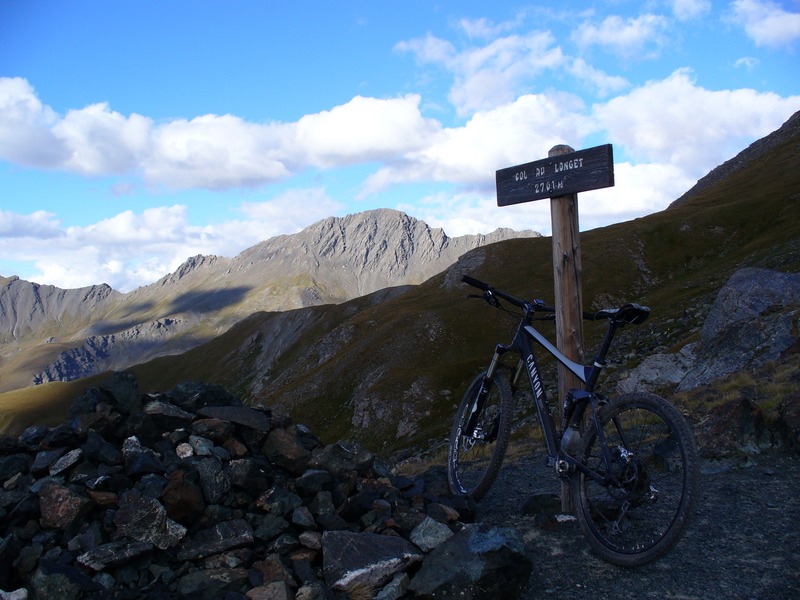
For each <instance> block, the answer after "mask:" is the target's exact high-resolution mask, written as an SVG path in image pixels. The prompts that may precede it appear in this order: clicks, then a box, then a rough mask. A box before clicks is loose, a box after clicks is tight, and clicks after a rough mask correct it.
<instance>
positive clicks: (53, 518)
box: [39, 481, 92, 529]
mask: <svg viewBox="0 0 800 600" xmlns="http://www.w3.org/2000/svg"><path fill="white" fill-rule="evenodd" d="M91 505H92V503H91V501H90V500H89V499H88V498H85V497H83V496H80V495H79V494H77V493H75V492H74V491H73V490H71V489H70V488H68V487H64V486H63V485H59V484H58V483H56V482H55V481H47V482H45V484H44V485H43V486H42V488H41V490H40V491H39V510H41V513H42V525H43V526H44V527H53V528H56V529H69V528H70V527H71V526H72V525H73V524H74V523H75V522H76V521H77V520H78V519H80V518H81V517H83V516H84V515H86V514H87V513H88V512H89V511H90V510H91Z"/></svg>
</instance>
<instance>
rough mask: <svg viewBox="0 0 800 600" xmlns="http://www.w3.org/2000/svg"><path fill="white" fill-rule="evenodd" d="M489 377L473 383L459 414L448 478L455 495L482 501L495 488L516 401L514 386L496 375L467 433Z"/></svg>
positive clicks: (449, 455) (452, 434)
mask: <svg viewBox="0 0 800 600" xmlns="http://www.w3.org/2000/svg"><path fill="white" fill-rule="evenodd" d="M485 377H486V373H485V372H484V373H481V374H480V375H478V376H477V377H476V378H475V379H474V380H473V381H472V383H470V385H469V387H468V388H467V391H466V393H465V394H464V397H463V399H462V400H461V404H460V406H459V407H458V411H457V412H456V416H455V420H454V422H453V428H452V431H451V433H450V446H449V451H448V460H447V474H448V480H449V482H450V489H451V491H452V492H453V493H454V494H457V495H461V496H471V497H472V498H473V499H475V500H480V499H481V498H483V496H484V495H485V494H486V492H487V491H488V490H489V488H490V487H491V486H492V483H494V480H495V478H496V477H497V473H498V471H499V470H500V465H501V464H502V463H503V457H504V456H505V453H506V448H507V447H508V438H509V435H510V432H511V414H512V412H513V397H512V392H511V385H510V383H509V382H508V380H507V379H506V378H505V377H502V376H500V375H499V374H496V375H495V376H494V378H493V379H491V380H488V381H487V385H488V386H489V391H488V394H487V396H486V401H485V402H484V404H483V408H482V410H481V412H480V414H478V415H477V421H476V424H475V427H473V428H472V431H469V432H466V431H465V427H466V425H467V424H468V421H469V419H470V416H471V414H472V411H473V407H475V405H476V402H477V400H478V394H479V392H480V390H481V387H482V385H483V383H484V379H485Z"/></svg>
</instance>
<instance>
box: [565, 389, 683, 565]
mask: <svg viewBox="0 0 800 600" xmlns="http://www.w3.org/2000/svg"><path fill="white" fill-rule="evenodd" d="M598 417H599V421H600V424H601V428H602V431H603V435H604V436H605V440H606V447H607V448H608V451H609V453H610V457H609V460H610V465H609V464H607V463H606V460H605V459H604V458H603V451H602V446H601V443H600V438H599V436H598V435H597V430H596V428H595V426H594V425H593V424H592V425H590V426H589V427H588V428H587V431H586V433H585V434H584V436H583V438H582V440H581V446H580V451H579V454H578V459H579V460H580V461H581V462H582V463H583V464H585V465H586V466H588V467H589V468H590V469H592V470H593V471H595V472H597V473H599V474H600V475H602V476H604V477H606V483H602V482H599V481H597V480H595V479H593V478H592V477H590V476H588V475H586V474H585V473H583V472H581V471H578V472H576V473H575V474H574V475H573V476H572V486H571V488H572V489H571V491H572V501H573V505H574V506H575V510H576V516H577V518H578V522H579V523H580V525H581V529H582V530H583V532H584V534H585V535H586V537H587V538H588V540H589V543H590V544H591V546H592V548H593V549H594V550H595V551H596V552H597V554H599V555H600V556H601V557H602V558H604V559H605V560H607V561H609V562H611V563H613V564H617V565H621V566H625V567H634V566H639V565H643V564H645V563H648V562H651V561H653V560H656V559H657V558H659V557H661V556H663V555H664V554H665V553H667V552H668V551H669V550H670V549H671V548H672V547H673V546H674V545H675V544H676V543H677V542H678V540H679V539H680V537H681V535H682V534H683V532H684V530H685V529H686V526H687V524H688V522H689V520H690V518H691V514H692V511H693V508H694V503H695V499H696V496H697V486H698V458H697V450H696V448H695V444H694V436H693V435H692V432H691V429H689V425H688V424H687V423H686V420H685V419H684V418H683V415H681V414H680V412H678V410H677V409H675V407H673V406H672V405H671V404H670V403H669V402H667V401H666V400H664V399H663V398H661V397H659V396H656V395H654V394H648V393H634V394H628V395H625V396H621V397H619V398H617V399H616V400H614V401H612V402H610V403H609V404H608V405H607V406H605V407H604V408H603V409H602V410H601V411H600V413H599V415H598Z"/></svg>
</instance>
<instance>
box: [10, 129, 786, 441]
mask: <svg viewBox="0 0 800 600" xmlns="http://www.w3.org/2000/svg"><path fill="white" fill-rule="evenodd" d="M797 155H798V151H797V140H796V139H795V140H787V141H786V142H784V143H783V144H782V145H780V146H778V147H777V148H776V149H774V150H773V151H772V152H770V153H769V154H768V155H766V156H764V157H763V158H762V159H761V160H759V161H756V162H755V163H754V164H752V165H750V166H749V167H748V168H747V169H746V170H745V171H743V172H739V173H735V174H734V175H732V176H730V177H728V178H727V179H726V180H724V181H723V182H721V183H719V184H717V185H715V186H713V187H710V188H708V189H707V190H705V191H704V192H702V193H701V194H700V195H698V196H697V197H695V198H693V199H691V200H689V201H687V202H685V203H684V204H681V205H678V206H675V207H673V208H671V209H669V210H666V211H663V212H661V213H657V214H654V215H650V216H648V217H645V218H642V219H637V220H634V221H631V222H627V223H622V224H618V225H614V226H610V227H605V228H601V229H596V230H592V231H589V232H584V233H582V234H581V246H582V266H583V284H584V304H585V306H586V307H587V308H588V307H590V306H592V307H595V308H597V307H600V306H605V305H612V304H615V303H617V302H623V301H638V302H642V303H645V304H648V305H650V306H651V308H652V309H653V317H652V318H651V320H650V321H648V323H647V324H645V325H644V326H643V327H642V328H639V329H637V330H636V331H635V333H636V337H635V340H634V336H633V333H634V332H633V330H631V331H629V332H628V335H627V337H626V338H625V339H624V341H625V342H631V343H633V345H634V349H635V350H636V351H637V354H638V355H639V356H641V357H643V356H644V355H646V354H647V352H649V351H652V349H653V348H654V347H655V346H656V345H657V344H658V343H663V341H664V339H665V338H664V335H663V330H664V329H665V328H667V327H668V328H669V329H670V336H668V338H667V339H668V341H669V342H670V343H671V344H672V345H673V347H677V346H680V345H681V344H682V343H685V342H686V341H689V340H690V339H691V336H692V327H696V325H697V323H692V322H690V320H687V319H684V318H683V315H684V313H685V311H686V309H687V308H692V307H695V306H698V305H702V304H704V303H709V302H711V301H713V298H714V296H715V294H716V291H717V290H718V289H719V287H720V286H721V285H722V284H723V283H724V282H725V280H726V279H727V278H728V277H729V276H730V275H731V274H732V273H733V272H734V271H735V270H737V269H739V268H742V267H744V266H760V267H767V268H775V269H780V270H784V271H798V270H800V218H799V217H798V216H797V215H798V208H799V207H798V204H800V171H798V169H796V168H795V167H794V162H795V161H796V159H797ZM498 210H502V209H498ZM550 253H551V249H550V239H549V238H539V239H527V240H511V241H508V242H503V243H500V244H495V245H493V246H489V247H486V248H484V249H479V250H477V251H475V253H473V255H481V256H483V257H484V258H483V261H482V263H481V266H479V267H476V268H474V269H467V271H468V272H470V273H471V274H472V275H473V276H476V277H478V278H482V279H484V280H486V281H489V282H491V283H492V284H493V285H495V286H497V287H499V288H501V289H505V290H506V291H509V292H511V293H515V294H518V295H520V296H527V297H532V296H535V297H541V298H543V299H545V300H550V299H552V269H551V256H550ZM479 262H480V261H479ZM444 280H445V275H444V274H442V275H439V276H437V277H434V278H432V279H431V280H429V281H428V282H426V283H424V284H422V285H420V286H417V287H415V288H413V289H411V290H410V291H409V292H407V293H405V294H403V295H400V296H399V297H396V298H393V299H391V300H388V301H385V302H378V303H375V302H374V298H369V297H368V298H362V299H358V300H354V301H352V302H348V303H346V304H342V305H335V306H322V307H315V308H311V309H304V315H305V316H304V318H303V321H304V322H305V325H304V327H303V328H302V331H301V332H300V334H299V338H298V341H297V342H296V343H295V344H289V345H286V346H285V347H284V348H282V350H283V352H282V354H281V356H280V357H279V358H278V360H277V362H275V363H274V364H273V365H272V368H271V369H270V370H269V371H268V372H266V371H264V370H263V369H260V368H259V366H258V365H259V362H258V361H259V358H260V357H261V356H262V354H263V352H264V350H265V348H266V347H267V346H268V345H269V337H268V335H267V332H268V331H269V330H270V329H271V328H272V329H274V328H275V327H276V321H275V320H276V319H281V318H284V317H282V316H281V315H280V314H276V313H257V314H255V315H253V316H252V317H250V318H248V319H246V320H244V321H243V322H241V323H240V324H238V325H237V326H236V327H234V328H233V329H231V330H230V331H229V332H227V333H226V334H224V335H222V336H220V337H218V338H216V339H214V340H213V341H211V342H209V343H208V344H206V345H204V346H202V347H200V348H197V349H195V350H192V351H190V352H187V353H185V354H183V355H180V356H173V357H164V358H160V359H157V360H154V361H151V362H149V363H147V364H144V365H140V366H139V367H137V368H136V372H137V376H138V377H139V381H140V384H141V386H142V388H143V389H156V390H166V389H169V388H171V387H172V386H173V385H175V384H176V383H178V382H180V381H184V380H188V379H199V380H206V381H215V382H219V383H222V384H224V385H226V386H227V387H229V388H230V389H231V390H232V391H234V392H235V393H238V394H240V395H241V396H242V397H243V398H245V399H247V400H249V401H251V402H263V403H265V404H268V405H273V406H275V407H276V408H277V409H278V410H281V411H284V410H285V411H289V412H291V413H292V414H293V415H294V416H295V417H296V418H297V419H298V420H302V421H304V422H307V423H308V424H309V425H311V426H312V427H313V428H314V430H315V431H317V432H319V433H321V434H322V435H324V437H327V438H329V439H336V438H346V437H351V436H353V435H354V425H353V411H354V405H355V403H356V399H360V401H361V404H362V409H363V410H362V416H364V415H366V417H367V418H368V419H369V422H368V423H367V422H365V421H363V420H362V421H361V423H360V424H361V425H362V426H363V427H364V429H363V430H362V431H359V432H356V436H357V437H358V439H360V440H361V441H362V442H363V443H365V444H367V445H369V446H372V447H374V448H383V449H396V448H397V447H401V446H403V445H406V444H409V443H413V442H417V441H423V440H426V439H429V438H431V437H442V436H443V435H446V432H447V429H448V427H449V420H450V416H449V415H450V414H451V413H452V405H453V404H454V402H455V401H456V398H458V397H459V395H460V393H461V392H462V391H463V388H464V386H465V384H466V382H467V381H468V380H469V379H470V377H471V375H472V373H473V372H474V371H475V369H476V368H477V367H478V366H480V365H481V364H482V363H484V362H485V361H486V360H487V359H488V356H489V355H490V353H491V350H492V347H493V346H494V344H495V343H496V342H497V341H501V340H505V339H506V338H507V337H508V333H509V327H508V325H507V324H506V322H505V321H503V319H502V315H500V314H499V313H498V312H497V311H492V310H490V309H488V308H487V307H485V306H484V305H481V304H478V303H475V302H474V301H471V300H468V299H466V298H465V296H466V294H467V293H468V292H469V290H468V289H466V288H464V287H449V286H446V285H444ZM337 327H338V328H340V330H343V328H345V327H346V328H347V329H348V331H349V334H348V336H347V338H346V339H347V342H346V343H345V344H344V345H343V346H342V347H341V348H340V349H339V351H338V352H336V353H335V354H334V355H332V356H331V357H327V358H326V357H323V356H321V351H320V350H319V348H320V347H321V346H322V345H323V343H324V340H325V339H326V336H328V335H329V334H331V332H334V331H335V330H336V328H337ZM585 333H586V340H587V344H586V346H587V351H588V352H591V350H592V349H593V340H595V339H596V337H597V335H599V331H598V329H597V327H595V326H592V327H587V329H586V332H585ZM656 334H659V335H656ZM621 343H622V342H621ZM623 351H624V350H623ZM633 360H634V362H635V360H636V359H635V358H634V359H633ZM259 379H262V380H268V383H269V385H268V386H267V388H266V389H267V390H268V393H267V392H264V391H258V386H257V385H254V383H255V382H257V380H259ZM73 384H80V382H73ZM73 384H54V385H50V386H47V387H40V388H36V389H30V388H29V389H28V390H24V392H25V393H26V395H24V396H22V395H17V396H15V397H14V399H13V402H11V401H9V400H8V399H7V398H6V395H0V412H5V411H9V410H11V411H12V412H13V409H9V408H8V407H9V406H18V407H20V410H22V409H24V408H25V407H37V408H36V411H34V412H33V413H31V414H44V413H45V412H47V411H45V410H43V409H42V408H41V407H43V406H48V405H51V406H53V407H63V406H64V405H65V398H66V397H67V396H70V397H74V395H75V391H74V390H75V387H74V385H73ZM448 391H449V392H450V394H449V395H448V393H447V392H448ZM2 403H5V407H6V409H5V411H4V409H3V404H2ZM25 420H26V419H25V418H23V416H22V415H20V416H19V417H18V418H17V420H16V423H17V425H19V424H22V423H23V422H24V421H25ZM400 420H406V421H411V422H413V426H414V428H415V432H413V433H412V434H410V435H406V436H405V437H402V438H401V439H399V440H397V441H395V437H396V436H397V433H398V432H397V427H396V424H397V422H398V421H400Z"/></svg>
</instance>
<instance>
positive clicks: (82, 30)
mask: <svg viewBox="0 0 800 600" xmlns="http://www.w3.org/2000/svg"><path fill="white" fill-rule="evenodd" d="M797 110H800V2H798V1H796V0H787V1H783V2H778V1H775V0H734V1H728V2H710V1H708V0H651V1H645V2H641V1H638V0H636V1H634V0H613V1H609V2H576V1H569V0H566V1H564V2H558V3H554V2H547V3H544V2H533V3H527V4H526V3H502V6H489V5H488V4H487V3H485V2H465V1H459V2H450V1H441V2H429V1H428V2H417V1H414V0H405V1H404V2H394V1H391V0H389V1H385V2H347V3H332V2H302V1H299V2H272V1H266V0H264V1H258V2H256V1H247V0H240V1H237V2H221V1H218V2H207V1H202V0H200V1H197V0H195V1H170V2H155V1H147V0H139V1H135V2H134V1H127V0H118V1H115V2H107V1H81V0H71V1H47V0H37V1H30V0H0V275H3V276H10V275H18V276H20V277H22V278H23V279H27V280H30V281H35V282H37V283H42V284H51V285H56V286H59V287H63V288H74V287H81V286H85V285H92V284H97V283H108V284H110V285H111V286H112V287H114V288H115V289H118V290H121V291H129V290H131V289H134V288H136V287H137V286H140V285H146V284H148V283H152V282H153V281H156V280H157V279H158V278H160V277H161V276H163V275H165V274H167V273H169V272H172V271H174V270H175V269H176V268H177V267H178V266H179V265H180V264H181V263H182V262H184V261H185V260H186V259H187V258H188V257H190V256H193V255H195V254H219V255H225V256H234V255H236V254H237V253H239V252H240V251H242V250H244V249H245V248H248V247H250V246H252V245H254V244H256V243H258V242H259V241H262V240H264V239H267V238H269V237H272V236H275V235H279V234H284V233H292V232H296V231H299V230H300V229H302V228H303V227H306V226H308V225H310V224H312V223H313V222H315V221H318V220H319V219H323V218H326V217H329V216H344V215H346V214H351V213H356V212H361V211H364V210H370V209H374V208H394V209H398V210H402V211H405V212H406V213H408V214H410V215H411V216H413V217H416V218H419V219H422V220H424V221H426V222H427V223H428V224H430V225H431V226H434V227H441V228H443V229H444V231H445V232H446V233H447V234H448V235H450V236H457V235H462V234H466V233H477V232H482V233H488V232H490V231H492V230H494V229H496V228H497V227H512V228H515V229H534V230H537V231H540V232H542V233H545V234H549V232H550V223H549V220H550V216H549V202H547V201H546V200H545V201H538V202H532V203H527V204H522V205H517V206H511V207H502V208H499V207H497V204H496V195H495V187H494V181H495V179H494V177H495V171H496V170H497V169H501V168H505V167H509V166H513V165H516V164H521V163H525V162H530V161H533V160H537V159H540V158H545V157H546V156H547V153H548V150H549V149H550V148H552V147H553V146H555V145H556V144H568V145H570V146H572V147H573V148H575V149H576V150H579V149H583V148H588V147H591V146H596V145H599V144H606V143H610V144H612V145H613V148H614V159H615V180H616V185H615V186H614V187H613V188H608V189H604V190H596V191H593V192H586V193H583V194H581V195H580V196H579V213H580V223H581V228H582V229H584V230H586V229H592V228H594V227H598V226H603V225H607V224H610V223H616V222H621V221H627V220H630V219H633V218H636V217H639V216H643V215H647V214H651V213H653V212H656V211H659V210H662V209H664V208H666V206H667V205H668V204H669V203H670V202H671V201H673V200H675V199H676V198H677V197H679V196H680V195H681V194H682V193H683V192H685V191H686V190H687V189H688V188H690V187H691V186H692V185H693V184H694V183H695V181H696V180H697V179H698V178H700V177H702V176H703V175H705V174H706V173H707V172H708V171H709V170H711V169H712V168H713V167H715V166H717V165H718V164H720V163H721V162H723V161H725V160H727V159H728V158H731V157H732V156H734V155H735V154H736V153H737V152H739V151H740V150H742V149H744V148H745V147H746V146H747V145H749V144H750V143H752V142H753V141H754V140H756V139H758V138H761V137H763V136H764V135H766V134H768V133H770V132H771V131H774V130H775V129H777V128H778V127H779V126H780V125H781V124H782V123H783V122H785V121H786V119H788V118H789V117H790V116H791V115H792V114H793V113H794V112H796V111H797Z"/></svg>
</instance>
